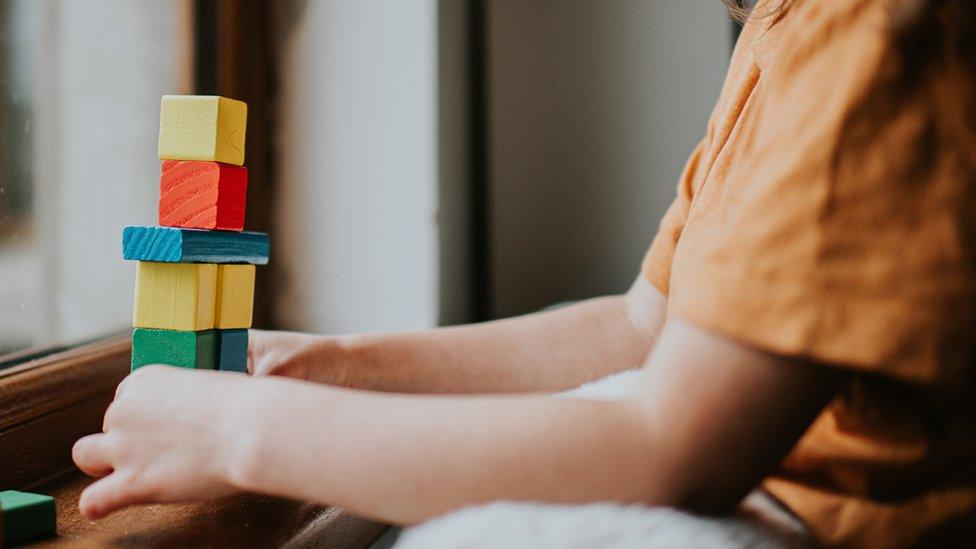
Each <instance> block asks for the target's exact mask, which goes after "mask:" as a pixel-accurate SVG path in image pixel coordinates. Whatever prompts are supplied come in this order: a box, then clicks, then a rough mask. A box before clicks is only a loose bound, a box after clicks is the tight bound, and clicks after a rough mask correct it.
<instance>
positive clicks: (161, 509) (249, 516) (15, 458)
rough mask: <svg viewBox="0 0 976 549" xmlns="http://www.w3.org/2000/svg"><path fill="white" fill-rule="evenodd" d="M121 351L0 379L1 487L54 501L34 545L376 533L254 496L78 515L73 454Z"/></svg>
mask: <svg viewBox="0 0 976 549" xmlns="http://www.w3.org/2000/svg"><path fill="white" fill-rule="evenodd" d="M129 350H130V342H129V339H128V338H127V337H118V338H111V339H107V340H104V341H100V342H97V343H93V344H90V345H84V346H81V347H77V348H75V349H71V350H68V351H64V352H61V353H56V354H53V355H50V356H45V357H43V358H40V359H37V360H33V361H30V362H27V363H24V364H21V365H18V366H14V367H11V368H8V369H5V370H2V371H0V489H8V488H9V489H20V490H36V491H38V492H41V493H46V494H50V495H52V496H54V497H55V498H56V500H57V505H58V534H59V535H58V537H57V538H53V539H50V540H44V541H43V542H41V545H42V546H49V545H55V546H76V545H78V546H85V547H102V546H105V547H107V546H113V547H115V546H120V545H123V546H138V547H188V546H229V547H276V546H281V545H284V544H292V545H299V546H304V545H314V546H316V547H366V546H368V545H369V544H370V543H372V542H373V541H374V540H375V539H376V538H378V537H379V536H380V535H381V534H382V533H383V531H384V530H385V526H383V525H381V524H377V523H374V522H371V521H367V520H365V519H361V518H358V517H355V516H352V515H349V514H347V513H345V512H342V511H339V510H337V509H332V508H326V507H320V506H317V505H311V504H306V503H300V502H295V501H290V500H285V499H280V498H274V497H268V496H260V495H256V494H242V495H238V496H234V497H231V498H225V499H223V500H219V501H216V502H211V503H200V504H187V505H167V506H161V505H150V506H142V507H134V508H130V509H126V510H124V511H121V512H119V513H116V514H114V515H112V516H110V517H108V518H105V519H102V520H100V521H97V522H92V521H88V520H86V519H84V518H83V517H81V516H80V515H79V514H78V511H77V509H78V496H79V494H80V493H81V491H82V490H83V489H84V487H85V486H87V485H88V484H89V483H90V482H91V479H88V478H87V477H85V476H84V475H83V474H82V473H81V472H80V471H78V470H77V469H76V468H75V467H74V465H73V464H72V462H71V446H72V445H73V444H74V441H75V440H77V439H78V438H79V437H81V436H84V435H86V434H89V433H94V432H98V430H99V429H100V428H101V424H102V415H103V414H104V412H105V409H106V408H107V407H108V405H109V403H110V402H111V401H112V398H113V396H114V394H115V387H116V386H117V385H118V383H119V382H120V381H121V380H122V379H123V378H124V377H125V376H126V374H128V372H129Z"/></svg>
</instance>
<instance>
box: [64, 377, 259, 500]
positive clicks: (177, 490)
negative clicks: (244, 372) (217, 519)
mask: <svg viewBox="0 0 976 549" xmlns="http://www.w3.org/2000/svg"><path fill="white" fill-rule="evenodd" d="M251 385H253V384H252V383H251V381H250V380H249V379H248V378H247V377H245V376H241V375H234V374H224V373H218V372H200V371H187V370H182V369H179V368H170V367H161V366H147V367H144V368H140V369H139V370H137V371H136V372H135V373H133V374H131V375H130V376H129V377H128V378H126V379H125V380H124V381H123V382H122V383H121V384H120V385H119V388H118V390H117V392H116V395H115V401H114V402H113V403H112V405H111V406H109V408H108V411H107V412H106V413H105V421H104V424H103V427H102V430H103V431H104V433H101V434H96V435H90V436H87V437H84V438H82V439H80V440H79V441H78V442H77V443H75V446H74V450H73V452H72V454H73V457H74V460H75V463H76V464H77V465H78V467H79V468H80V469H81V470H82V471H84V472H85V473H87V474H89V475H92V476H95V477H104V478H102V479H101V480H99V481H97V482H95V483H94V484H92V485H91V486H89V487H88V488H87V489H86V490H85V491H84V492H83V493H82V494H81V499H80V500H79V503H78V507H79V509H80V510H81V513H82V514H83V515H85V516H86V517H88V518H92V519H95V518H100V517H103V516H105V515H107V514H109V513H111V512H113V511H116V510H118V509H121V508H122V507H125V506H127V505H133V504H138V503H149V502H180V501H197V500H205V499H212V498H217V497H221V496H224V495H228V494H231V493H234V492H236V491H237V489H236V488H234V487H233V486H232V485H231V483H230V482H229V481H228V478H229V471H232V470H233V469H232V468H233V466H234V465H233V464H234V463H235V457H237V454H238V453H239V451H240V450H239V449H240V448H241V446H242V443H243V444H246V440H244V441H242V440H241V439H242V438H243V437H244V436H245V435H246V434H247V429H248V426H249V425H250V424H251V423H253V422H252V421H251V420H250V418H248V417H247V415H248V414H249V413H250V411H249V410H250V409H252V408H250V405H251V404H252V400H253V399H251V398H250V397H251V396H253V395H251V394H250V392H251V387H250V386H251Z"/></svg>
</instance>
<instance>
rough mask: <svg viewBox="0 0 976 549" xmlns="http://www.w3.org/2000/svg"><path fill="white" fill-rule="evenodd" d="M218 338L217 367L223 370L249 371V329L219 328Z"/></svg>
mask: <svg viewBox="0 0 976 549" xmlns="http://www.w3.org/2000/svg"><path fill="white" fill-rule="evenodd" d="M217 338H218V340H219V343H218V345H219V351H218V354H219V358H218V361H217V362H218V364H217V369H218V370H220V371H222V372H241V373H247V330H217Z"/></svg>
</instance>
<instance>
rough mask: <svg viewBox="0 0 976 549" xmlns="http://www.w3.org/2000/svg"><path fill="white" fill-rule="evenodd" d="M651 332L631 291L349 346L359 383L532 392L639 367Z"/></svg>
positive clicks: (401, 388) (365, 338) (356, 339)
mask: <svg viewBox="0 0 976 549" xmlns="http://www.w3.org/2000/svg"><path fill="white" fill-rule="evenodd" d="M661 301H662V302H663V298H661ZM654 305H659V304H657V303H655V304H654ZM661 306H662V307H663V305H661ZM653 336H654V334H653V333H648V332H647V331H644V330H641V329H640V328H639V327H637V326H635V324H634V322H632V320H631V319H630V317H629V316H628V313H627V302H626V299H625V297H623V296H618V297H609V298H601V299H594V300H590V301H586V302H583V303H579V304H576V305H574V306H571V307H567V308H565V309H561V310H558V311H551V312H546V313H540V314H535V315H528V316H524V317H519V318H514V319H509V320H504V321H498V322H490V323H485V324H478V325H471V326H461V327H455V328H444V329H438V330H431V331H426V332H414V333H403V334H381V335H361V336H352V337H350V338H348V339H346V340H345V345H344V346H343V347H344V349H345V352H346V356H347V359H346V360H345V362H346V363H347V366H346V367H345V369H346V375H347V379H349V380H350V382H349V383H348V385H350V386H353V387H362V388H370V389H376V390H383V391H393V392H425V393H466V392H479V393H487V392H531V391H555V390H562V389H568V388H571V387H575V386H578V385H580V384H581V383H584V382H586V381H588V380H591V379H596V378H599V377H603V376H606V375H609V374H611V373H614V372H618V371H622V370H626V369H630V368H636V367H638V366H639V365H640V363H641V361H642V360H643V359H644V357H645V356H646V355H647V352H648V350H649V348H650V346H651V343H652V341H653Z"/></svg>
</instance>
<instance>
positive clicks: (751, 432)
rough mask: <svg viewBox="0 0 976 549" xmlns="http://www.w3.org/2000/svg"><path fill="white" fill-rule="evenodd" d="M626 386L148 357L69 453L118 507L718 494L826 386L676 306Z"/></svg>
mask: <svg viewBox="0 0 976 549" xmlns="http://www.w3.org/2000/svg"><path fill="white" fill-rule="evenodd" d="M644 376H645V377H644V383H643V386H642V388H641V389H640V390H639V391H638V393H637V394H636V395H635V396H634V397H633V398H631V399H629V400H626V401H621V402H596V401H585V400H573V399H567V398H554V397H551V396H519V397H514V396H497V397H431V396H406V395H382V394H375V393H364V392H358V391H350V390H345V389H335V388H329V387H322V386H318V385H310V384H305V383H300V382H296V381H289V380H279V379H271V378H264V379H256V380H255V379H247V378H245V377H243V376H232V375H221V374H219V373H199V372H186V371H179V370H175V369H169V368H149V369H146V370H144V371H140V372H136V373H135V374H134V375H133V376H130V378H129V379H128V380H127V381H125V382H124V383H123V385H122V386H121V388H120V395H119V396H118V398H117V399H116V402H115V403H113V405H112V407H111V408H110V409H109V412H108V413H107V415H106V429H105V430H106V433H105V434H100V435H93V436H91V437H87V438H85V439H82V440H81V441H79V442H78V444H77V445H76V447H75V460H76V462H77V463H78V465H79V466H80V467H81V468H82V469H84V470H85V471H87V472H90V473H92V474H95V475H105V474H107V473H111V474H109V475H108V476H107V477H106V478H104V479H102V480H101V481H99V482H97V483H95V484H94V485H92V486H91V487H89V488H88V490H86V491H85V493H84V494H83V495H82V498H81V503H80V506H81V509H82V512H83V513H84V514H85V515H87V516H89V517H98V516H102V515H104V514H106V513H108V512H111V511H113V510H115V509H118V508H120V507H123V506H125V505H129V504H133V503H141V502H166V501H183V500H195V499H206V498H211V497H215V496H218V495H221V494H226V493H229V492H231V491H233V490H238V489H243V490H254V491H259V492H267V493H273V494H280V495H284V496H289V497H294V498H300V499H306V500H313V501H318V502H322V503H328V504H335V505H338V506H341V507H343V508H346V509H349V510H352V511H354V512H358V513H361V514H363V515H365V516H369V517H374V518H378V519H382V520H387V521H392V522H397V523H412V522H416V521H420V520H423V519H426V518H429V517H432V516H435V515H437V514H439V513H443V512H445V511H448V510H451V509H456V508H458V507H461V506H463V505H467V504H473V503H479V502H485V501H490V500H496V499H514V500H532V501H547V502H584V501H621V502H632V501H641V502H646V503H650V504H666V505H682V506H686V507H695V508H699V509H706V510H711V509H724V508H728V507H729V506H731V505H733V504H734V503H735V502H736V501H738V499H739V498H740V497H741V496H742V495H743V494H744V493H746V491H748V490H749V489H750V488H751V487H752V486H754V485H755V484H756V483H757V482H758V481H759V480H760V479H761V478H762V476H763V475H764V474H765V472H766V471H767V470H768V469H769V468H770V467H771V466H773V465H774V464H775V463H776V462H777V461H778V460H779V459H781V458H782V456H783V455H784V454H785V453H786V452H787V450H788V449H789V448H790V446H791V445H792V444H793V443H794V441H795V440H796V439H797V438H798V437H799V436H800V434H801V433H802V432H803V431H804V430H805V429H806V427H807V426H808V425H809V423H810V422H811V421H812V419H813V418H814V417H815V416H816V414H817V413H818V412H819V411H820V409H821V408H822V407H823V405H824V404H825V403H826V402H827V400H828V399H829V398H830V396H831V395H832V394H834V392H835V390H836V387H837V383H838V376H837V374H833V373H831V372H830V371H828V370H827V369H826V368H820V367H815V366H813V365H809V364H799V363H795V362H790V361H787V360H784V359H781V358H778V357H775V356H771V355H769V354H765V353H762V352H759V351H756V350H752V349H750V348H747V347H745V346H742V345H739V344H737V343H735V342H733V341H731V340H728V339H726V338H723V337H720V336H716V335H714V334H711V333H708V332H705V331H703V330H701V329H698V328H696V327H694V326H692V325H690V324H687V323H684V322H681V321H680V320H679V321H671V322H669V324H668V326H667V327H666V328H665V330H664V332H663V333H662V335H661V339H660V342H659V343H658V344H657V347H656V350H655V352H654V354H653V356H652V357H651V358H650V360H649V364H648V365H647V367H645V369H644Z"/></svg>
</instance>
